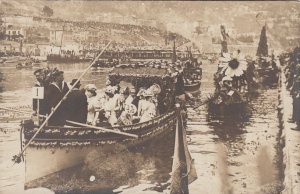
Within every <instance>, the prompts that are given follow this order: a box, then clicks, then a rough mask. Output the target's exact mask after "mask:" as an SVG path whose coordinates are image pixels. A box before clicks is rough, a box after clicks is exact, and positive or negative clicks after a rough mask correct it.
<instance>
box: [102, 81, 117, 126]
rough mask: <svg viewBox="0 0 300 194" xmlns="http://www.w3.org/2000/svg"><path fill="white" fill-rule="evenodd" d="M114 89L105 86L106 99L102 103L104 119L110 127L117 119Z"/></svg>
mask: <svg viewBox="0 0 300 194" xmlns="http://www.w3.org/2000/svg"><path fill="white" fill-rule="evenodd" d="M115 90H116V88H115V87H113V86H107V87H106V89H105V95H106V99H105V102H104V111H105V117H106V118H107V119H108V123H109V124H110V125H111V126H114V125H116V123H117V121H118V119H117V115H116V107H117V98H116V96H115Z"/></svg>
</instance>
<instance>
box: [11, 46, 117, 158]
mask: <svg viewBox="0 0 300 194" xmlns="http://www.w3.org/2000/svg"><path fill="white" fill-rule="evenodd" d="M111 42H112V41H110V42H109V43H108V44H107V45H106V46H105V47H104V49H103V50H102V51H101V52H100V53H99V55H98V56H97V57H95V59H94V60H93V61H92V63H91V64H90V65H89V66H88V67H87V68H86V69H85V71H84V72H83V73H82V74H81V75H80V76H79V78H78V79H77V81H76V82H75V83H74V84H73V85H72V86H71V88H70V90H69V91H68V92H67V93H66V94H65V95H64V97H63V98H62V99H61V101H59V102H58V104H57V105H56V106H55V107H54V108H53V110H52V111H51V113H50V114H49V116H48V117H47V118H46V119H45V121H44V122H43V123H42V125H41V126H40V128H39V129H38V130H37V131H36V132H35V134H34V135H33V136H32V137H31V139H30V140H29V141H28V143H27V144H26V145H25V146H24V149H23V150H22V151H21V153H20V154H19V155H17V156H14V157H13V160H14V161H15V162H17V161H20V160H18V159H19V158H20V157H21V156H22V155H23V153H24V152H25V150H26V149H27V147H28V146H29V145H30V143H31V142H32V141H33V139H34V138H35V137H36V136H37V134H38V133H39V132H40V131H41V130H42V128H43V127H44V126H45V125H46V123H47V122H48V121H49V119H50V118H51V116H52V115H53V114H54V113H55V111H56V110H57V109H58V107H59V106H60V105H61V104H62V102H63V101H64V100H65V99H66V98H67V96H68V95H69V93H70V92H71V91H72V90H73V88H74V87H75V86H76V85H77V83H78V82H79V81H80V79H81V78H82V77H83V76H84V75H85V74H86V72H87V71H88V70H89V69H90V68H91V67H92V66H93V65H94V63H95V62H96V61H97V60H98V59H99V57H100V56H101V55H102V53H103V52H104V51H105V50H106V49H107V47H108V46H109V45H110V43H111Z"/></svg>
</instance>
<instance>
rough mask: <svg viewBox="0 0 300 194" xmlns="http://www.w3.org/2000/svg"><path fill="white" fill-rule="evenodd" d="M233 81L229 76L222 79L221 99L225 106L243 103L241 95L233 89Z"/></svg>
mask: <svg viewBox="0 0 300 194" xmlns="http://www.w3.org/2000/svg"><path fill="white" fill-rule="evenodd" d="M232 81H233V80H232V78H231V77H228V76H225V77H224V78H223V79H222V86H221V97H222V99H223V102H224V103H225V104H228V103H234V102H240V101H241V96H240V94H239V93H238V92H237V91H236V90H235V89H234V88H233V87H232Z"/></svg>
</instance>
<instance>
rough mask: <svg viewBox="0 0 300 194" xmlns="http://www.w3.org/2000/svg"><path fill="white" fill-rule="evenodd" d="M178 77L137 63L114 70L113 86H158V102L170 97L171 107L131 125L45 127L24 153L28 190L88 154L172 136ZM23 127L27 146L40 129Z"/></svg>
mask: <svg viewBox="0 0 300 194" xmlns="http://www.w3.org/2000/svg"><path fill="white" fill-rule="evenodd" d="M176 76H177V75H176V74H172V73H170V71H169V70H168V69H167V68H162V67H159V68H157V67H154V66H146V65H145V66H135V64H133V65H119V66H118V67H115V68H114V69H113V70H111V71H110V72H109V74H108V77H107V79H108V81H110V82H111V84H113V83H116V82H117V83H119V82H120V81H124V82H130V83H132V84H133V85H134V86H135V87H149V86H151V85H153V84H154V85H159V86H160V88H161V91H162V92H160V93H159V96H158V99H162V98H164V97H165V98H166V97H169V98H170V99H169V102H170V103H169V105H168V107H165V108H164V109H163V110H164V112H161V114H160V115H159V116H157V117H155V118H154V119H152V120H150V121H146V122H143V123H135V124H132V125H124V126H114V127H110V128H103V127H93V128H92V127H90V126H84V127H70V126H68V127H66V126H45V127H44V128H43V130H41V131H40V132H39V133H38V134H37V135H36V136H35V138H34V139H33V140H32V141H31V142H30V144H28V146H27V147H26V150H24V153H25V154H24V159H25V188H31V187H40V186H41V185H38V183H37V184H35V183H36V181H37V180H40V179H45V178H46V177H47V176H48V175H50V174H53V173H56V172H61V171H63V170H65V169H68V168H71V167H74V166H76V165H80V164H82V163H83V162H84V160H85V158H86V157H87V155H88V154H89V153H91V152H92V151H94V150H101V149H103V148H104V147H110V148H113V147H114V146H118V145H122V146H126V147H127V148H134V147H139V146H141V145H146V144H147V143H149V142H151V141H153V140H156V139H157V138H161V137H163V136H165V135H167V134H169V135H170V133H173V132H174V131H175V128H176V122H177V119H178V117H177V116H176V107H175V100H173V99H175V97H174V96H175V82H176ZM163 91H168V92H163ZM22 126H23V128H22V130H21V133H23V136H24V137H23V138H24V140H25V141H24V142H25V144H27V143H28V142H29V141H30V140H31V139H32V138H33V137H34V134H35V132H36V131H37V130H38V129H39V126H38V125H35V124H34V122H33V121H31V120H26V121H23V124H22ZM111 131H112V132H111ZM23 148H24V146H23ZM37 182H38V181H37Z"/></svg>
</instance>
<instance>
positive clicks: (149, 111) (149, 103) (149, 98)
mask: <svg viewBox="0 0 300 194" xmlns="http://www.w3.org/2000/svg"><path fill="white" fill-rule="evenodd" d="M144 96H145V99H146V103H145V106H144V107H143V108H142V110H141V111H142V112H143V114H142V115H141V118H140V123H142V122H146V121H149V120H151V119H153V118H154V117H155V116H156V106H155V103H154V102H153V96H154V93H153V91H151V90H149V89H147V90H146V91H145V93H144Z"/></svg>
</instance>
